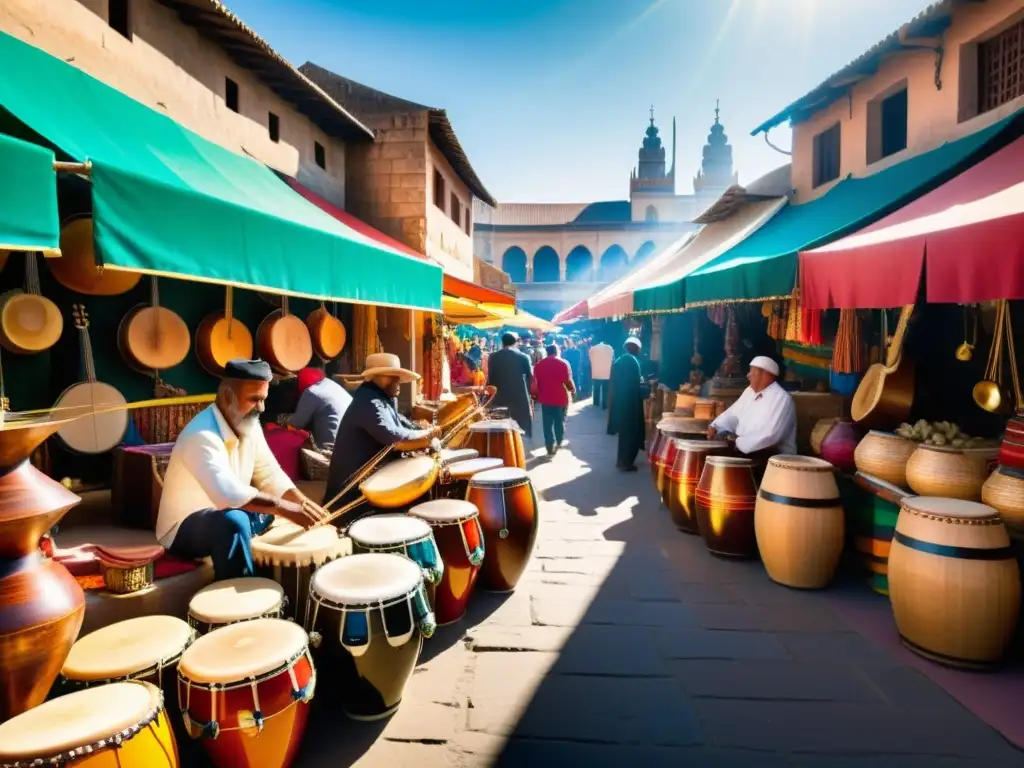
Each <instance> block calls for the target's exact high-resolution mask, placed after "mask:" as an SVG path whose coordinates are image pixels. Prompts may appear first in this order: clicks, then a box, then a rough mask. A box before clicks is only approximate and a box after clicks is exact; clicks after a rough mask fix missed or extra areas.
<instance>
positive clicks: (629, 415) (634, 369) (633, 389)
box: [608, 336, 646, 472]
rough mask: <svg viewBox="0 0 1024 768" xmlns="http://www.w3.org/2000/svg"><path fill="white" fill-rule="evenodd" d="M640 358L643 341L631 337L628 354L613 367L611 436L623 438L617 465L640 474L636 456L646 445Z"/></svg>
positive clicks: (627, 349)
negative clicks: (637, 469) (637, 471)
mask: <svg viewBox="0 0 1024 768" xmlns="http://www.w3.org/2000/svg"><path fill="white" fill-rule="evenodd" d="M639 356H640V340H639V339H637V338H635V337H632V336H631V337H630V338H628V339H626V344H625V352H624V354H622V355H620V356H619V359H618V360H616V361H615V364H614V365H613V366H612V377H611V410H609V411H608V434H609V435H618V437H619V447H618V454H617V456H616V462H615V465H616V467H617V468H618V469H619V470H621V471H623V472H636V464H635V462H636V455H637V454H638V453H639V452H640V448H641V447H643V444H644V398H645V397H646V394H645V392H644V389H645V387H646V385H645V384H644V380H643V375H642V374H641V372H640V361H639V359H638V358H639Z"/></svg>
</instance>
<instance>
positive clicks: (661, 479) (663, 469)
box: [652, 432, 679, 500]
mask: <svg viewBox="0 0 1024 768" xmlns="http://www.w3.org/2000/svg"><path fill="white" fill-rule="evenodd" d="M659 434H665V437H664V439H663V440H661V441H659V442H658V450H657V453H654V454H653V456H652V458H653V459H654V469H653V472H654V487H655V489H657V491H658V493H659V494H662V497H663V500H664V492H665V486H666V484H667V479H668V478H667V475H668V472H669V470H670V469H671V468H672V465H673V464H674V463H675V460H676V453H677V452H678V451H679V440H678V438H676V437H673V436H671V435H669V434H666V433H662V432H659Z"/></svg>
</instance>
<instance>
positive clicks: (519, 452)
mask: <svg viewBox="0 0 1024 768" xmlns="http://www.w3.org/2000/svg"><path fill="white" fill-rule="evenodd" d="M522 432H523V430H522V429H520V428H519V425H518V424H516V423H515V422H514V421H513V420H512V419H501V420H499V421H478V422H477V423H475V424H470V425H469V440H468V441H467V443H466V447H468V448H475V449H476V450H477V451H479V453H480V456H481V457H484V456H486V457H488V458H491V459H501V463H502V464H504V465H505V466H506V467H519V468H520V469H526V450H525V448H524V447H523V435H522Z"/></svg>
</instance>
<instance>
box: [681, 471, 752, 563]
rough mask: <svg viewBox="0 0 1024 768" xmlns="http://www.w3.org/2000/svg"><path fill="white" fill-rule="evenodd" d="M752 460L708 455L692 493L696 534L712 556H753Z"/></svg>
mask: <svg viewBox="0 0 1024 768" xmlns="http://www.w3.org/2000/svg"><path fill="white" fill-rule="evenodd" d="M753 467H754V462H753V461H751V460H750V459H742V458H734V457H732V456H708V457H707V458H706V459H705V461H704V471H703V472H701V476H700V482H699V483H698V484H697V490H696V491H695V492H694V499H695V501H696V503H697V525H698V527H699V528H700V535H701V537H702V538H703V539H704V543H705V544H706V545H707V548H708V551H709V552H711V554H713V555H719V556H722V557H739V558H749V557H755V556H756V555H757V537H756V534H755V533H754V504H755V502H756V501H757V484H756V483H755V482H754V471H753Z"/></svg>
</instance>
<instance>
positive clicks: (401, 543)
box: [348, 514, 444, 597]
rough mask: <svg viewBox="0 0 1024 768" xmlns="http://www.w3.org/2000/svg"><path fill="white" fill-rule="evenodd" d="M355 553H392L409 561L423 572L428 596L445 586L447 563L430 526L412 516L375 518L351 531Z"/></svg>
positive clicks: (353, 526)
mask: <svg viewBox="0 0 1024 768" xmlns="http://www.w3.org/2000/svg"><path fill="white" fill-rule="evenodd" d="M348 537H349V538H350V539H352V552H353V553H363V552H391V553H393V554H396V555H402V556H404V557H407V558H409V559H410V560H412V561H413V562H414V563H416V564H417V565H418V566H419V567H420V568H422V569H423V582H424V586H425V587H426V589H427V596H428V597H429V596H430V593H431V592H432V591H433V590H434V587H436V586H437V585H438V584H440V583H441V578H442V577H443V576H444V561H443V560H442V559H441V553H440V552H439V551H438V549H437V542H436V541H434V530H433V529H432V528H431V527H430V524H429V523H427V522H425V521H423V520H419V519H417V518H415V517H410V516H409V515H396V514H385V515H372V516H370V517H364V518H362V519H361V520H356V521H355V522H354V523H352V525H350V526H349V528H348Z"/></svg>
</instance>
